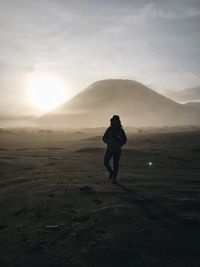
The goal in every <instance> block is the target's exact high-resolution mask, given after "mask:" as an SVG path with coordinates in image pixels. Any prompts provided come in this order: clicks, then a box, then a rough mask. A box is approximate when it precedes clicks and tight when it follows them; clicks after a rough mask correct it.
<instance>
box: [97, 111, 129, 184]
mask: <svg viewBox="0 0 200 267" xmlns="http://www.w3.org/2000/svg"><path fill="white" fill-rule="evenodd" d="M102 139H103V142H104V143H106V144H107V148H106V151H105V155H104V166H105V168H106V169H107V171H108V172H109V177H108V178H109V179H110V180H112V182H113V183H116V179H117V173H118V168H119V160H120V156H121V147H122V146H123V145H124V144H125V143H126V142H127V137H126V134H125V131H124V129H123V127H122V125H121V121H120V117H119V116H118V115H114V116H113V117H112V118H111V119H110V127H108V128H107V130H106V131H105V133H104V135H103V138H102ZM112 158H113V169H112V168H111V166H110V164H109V163H110V160H111V159H112Z"/></svg>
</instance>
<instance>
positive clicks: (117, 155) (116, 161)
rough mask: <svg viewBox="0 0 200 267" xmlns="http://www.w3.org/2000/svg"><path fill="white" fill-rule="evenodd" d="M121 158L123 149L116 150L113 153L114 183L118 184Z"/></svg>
mask: <svg viewBox="0 0 200 267" xmlns="http://www.w3.org/2000/svg"><path fill="white" fill-rule="evenodd" d="M120 156H121V149H118V150H115V151H114V152H113V166H114V168H113V182H116V178H117V173H118V169H119V160H120Z"/></svg>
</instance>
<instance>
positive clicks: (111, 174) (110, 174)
mask: <svg viewBox="0 0 200 267" xmlns="http://www.w3.org/2000/svg"><path fill="white" fill-rule="evenodd" d="M112 178H113V171H110V172H109V176H108V179H109V180H111V179H112Z"/></svg>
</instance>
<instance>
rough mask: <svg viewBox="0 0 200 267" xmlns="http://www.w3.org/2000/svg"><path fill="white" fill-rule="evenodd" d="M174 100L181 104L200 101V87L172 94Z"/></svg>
mask: <svg viewBox="0 0 200 267" xmlns="http://www.w3.org/2000/svg"><path fill="white" fill-rule="evenodd" d="M171 97H172V99H174V100H175V101H181V102H190V101H200V86H197V87H192V88H187V89H183V90H181V91H178V92H175V93H172V94H171Z"/></svg>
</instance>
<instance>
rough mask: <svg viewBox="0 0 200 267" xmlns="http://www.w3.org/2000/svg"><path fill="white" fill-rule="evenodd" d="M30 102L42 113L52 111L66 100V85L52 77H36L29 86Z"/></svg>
mask: <svg viewBox="0 0 200 267" xmlns="http://www.w3.org/2000/svg"><path fill="white" fill-rule="evenodd" d="M27 97H28V100H29V102H30V103H31V104H32V105H33V106H34V107H36V108H37V109H39V110H41V111H50V110H52V109H54V108H56V107H57V106H59V105H60V104H62V103H63V102H64V101H65V99H66V91H65V88H64V84H63V83H62V81H61V80H59V79H58V78H57V77H54V76H51V75H43V76H36V77H33V78H31V79H30V81H29V83H28V86H27Z"/></svg>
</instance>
